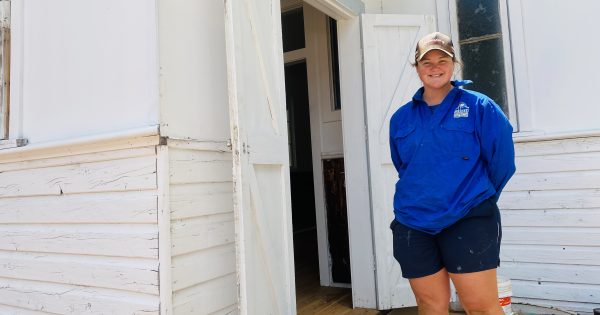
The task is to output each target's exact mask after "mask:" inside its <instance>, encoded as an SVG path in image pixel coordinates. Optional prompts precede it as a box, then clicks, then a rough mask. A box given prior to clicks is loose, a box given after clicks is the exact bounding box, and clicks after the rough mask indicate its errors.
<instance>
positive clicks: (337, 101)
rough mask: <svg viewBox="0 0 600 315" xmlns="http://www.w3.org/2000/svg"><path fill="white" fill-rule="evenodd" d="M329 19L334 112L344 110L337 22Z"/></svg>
mask: <svg viewBox="0 0 600 315" xmlns="http://www.w3.org/2000/svg"><path fill="white" fill-rule="evenodd" d="M328 19H329V46H330V50H329V53H330V54H331V81H332V82H331V83H332V86H333V110H340V109H342V101H341V98H340V62H339V59H338V41H337V21H336V20H335V19H333V18H328Z"/></svg>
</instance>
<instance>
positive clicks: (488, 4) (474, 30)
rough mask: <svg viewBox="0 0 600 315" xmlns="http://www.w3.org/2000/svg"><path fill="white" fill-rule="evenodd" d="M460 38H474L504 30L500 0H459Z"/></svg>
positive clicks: (457, 4)
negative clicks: (501, 23) (499, 5)
mask: <svg viewBox="0 0 600 315" xmlns="http://www.w3.org/2000/svg"><path fill="white" fill-rule="evenodd" d="M456 9H457V14H458V23H459V24H458V28H459V29H460V38H461V39H464V38H472V37H479V36H484V35H489V34H498V33H501V32H502V28H501V26H500V12H499V9H498V0H480V1H472V0H457V1H456Z"/></svg>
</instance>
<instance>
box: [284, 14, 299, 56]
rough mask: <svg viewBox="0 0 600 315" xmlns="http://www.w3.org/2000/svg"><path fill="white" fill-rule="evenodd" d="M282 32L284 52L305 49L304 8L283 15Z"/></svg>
mask: <svg viewBox="0 0 600 315" xmlns="http://www.w3.org/2000/svg"><path fill="white" fill-rule="evenodd" d="M281 32H282V35H283V52H288V51H292V50H296V49H302V48H304V46H305V43H304V13H303V11H302V8H299V9H294V10H290V11H286V12H283V13H282V14H281Z"/></svg>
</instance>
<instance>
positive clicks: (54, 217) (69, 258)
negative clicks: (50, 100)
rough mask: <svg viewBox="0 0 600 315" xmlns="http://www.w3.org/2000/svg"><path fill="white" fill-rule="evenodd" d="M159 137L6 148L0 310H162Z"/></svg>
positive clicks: (0, 155)
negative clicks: (159, 229) (158, 178)
mask: <svg viewBox="0 0 600 315" xmlns="http://www.w3.org/2000/svg"><path fill="white" fill-rule="evenodd" d="M154 131H156V128H154ZM157 143H158V137H157V136H153V135H152V134H151V133H146V134H145V135H142V136H139V135H138V136H132V137H127V138H121V139H116V140H115V139H112V140H111V141H108V143H106V142H105V143H102V141H80V142H79V145H78V144H76V143H71V144H69V145H66V146H65V145H63V146H60V145H57V146H51V147H49V146H46V147H42V148H40V147H37V148H39V149H36V146H29V147H25V148H20V149H13V150H2V152H0V183H2V185H1V186H0V260H1V261H2V264H0V313H2V314H30V313H32V314H38V313H37V312H36V311H39V312H44V313H55V314H83V313H89V314H158V312H159V281H158V274H159V272H158V269H159V264H158V254H159V251H158V237H159V235H158V234H159V233H158V227H157V213H158V212H159V208H158V207H159V206H158V205H159V202H158V201H159V195H158V191H159V187H158V186H157V181H156V170H157V160H156V150H155V147H154V144H157Z"/></svg>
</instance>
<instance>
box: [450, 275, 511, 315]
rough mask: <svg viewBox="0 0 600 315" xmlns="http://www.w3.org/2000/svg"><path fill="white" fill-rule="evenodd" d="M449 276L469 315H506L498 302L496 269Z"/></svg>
mask: <svg viewBox="0 0 600 315" xmlns="http://www.w3.org/2000/svg"><path fill="white" fill-rule="evenodd" d="M449 275H450V278H451V279H452V282H453V283H454V287H455V288H456V291H457V292H458V297H459V299H460V303H461V304H462V306H463V308H464V309H465V311H466V312H467V314H469V315H504V311H503V310H502V307H500V303H499V302H498V287H497V284H496V269H489V270H484V271H478V272H470V273H450V274H449Z"/></svg>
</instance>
